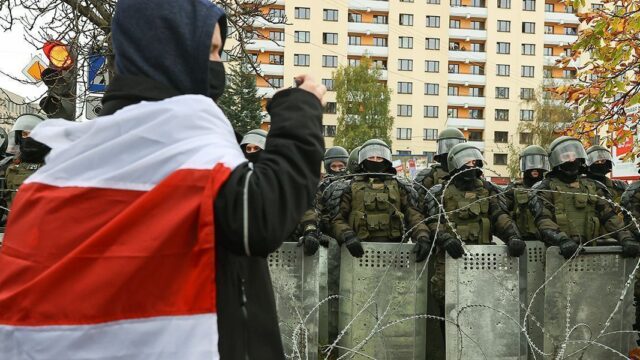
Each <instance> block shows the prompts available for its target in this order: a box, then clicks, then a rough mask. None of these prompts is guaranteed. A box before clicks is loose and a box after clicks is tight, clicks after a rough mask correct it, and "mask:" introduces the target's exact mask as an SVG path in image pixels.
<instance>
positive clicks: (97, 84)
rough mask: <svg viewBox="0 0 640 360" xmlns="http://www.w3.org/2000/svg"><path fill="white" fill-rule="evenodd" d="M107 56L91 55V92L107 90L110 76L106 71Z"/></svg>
mask: <svg viewBox="0 0 640 360" xmlns="http://www.w3.org/2000/svg"><path fill="white" fill-rule="evenodd" d="M106 63H107V58H106V57H104V56H101V55H92V56H89V72H88V74H89V79H88V82H87V87H88V89H89V92H93V93H101V92H105V90H107V85H109V76H108V73H107V71H106Z"/></svg>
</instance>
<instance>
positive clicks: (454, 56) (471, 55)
mask: <svg viewBox="0 0 640 360" xmlns="http://www.w3.org/2000/svg"><path fill="white" fill-rule="evenodd" d="M449 61H463V62H465V63H469V62H487V53H486V52H479V51H460V50H449Z"/></svg>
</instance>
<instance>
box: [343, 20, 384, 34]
mask: <svg viewBox="0 0 640 360" xmlns="http://www.w3.org/2000/svg"><path fill="white" fill-rule="evenodd" d="M347 30H348V31H349V32H350V33H357V34H366V35H372V34H378V35H388V34H389V24H373V23H358V22H350V23H348V25H347Z"/></svg>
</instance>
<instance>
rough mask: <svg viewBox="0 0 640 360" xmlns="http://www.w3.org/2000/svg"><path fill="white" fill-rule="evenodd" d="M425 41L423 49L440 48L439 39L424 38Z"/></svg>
mask: <svg viewBox="0 0 640 360" xmlns="http://www.w3.org/2000/svg"><path fill="white" fill-rule="evenodd" d="M425 43H426V44H425V49H427V50H440V39H436V38H426V39H425Z"/></svg>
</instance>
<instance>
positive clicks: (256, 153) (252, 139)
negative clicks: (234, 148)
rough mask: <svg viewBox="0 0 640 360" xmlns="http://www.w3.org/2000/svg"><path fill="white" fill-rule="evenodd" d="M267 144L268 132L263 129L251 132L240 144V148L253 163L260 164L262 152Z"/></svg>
mask: <svg viewBox="0 0 640 360" xmlns="http://www.w3.org/2000/svg"><path fill="white" fill-rule="evenodd" d="M266 143H267V132H266V131H264V130H262V129H254V130H251V131H249V132H248V133H247V134H246V135H245V136H244V137H243V138H242V141H241V142H240V148H242V152H243V153H244V156H245V157H246V158H247V160H249V161H250V162H252V163H256V162H258V160H259V159H260V154H261V151H262V150H264V149H265V145H266Z"/></svg>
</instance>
